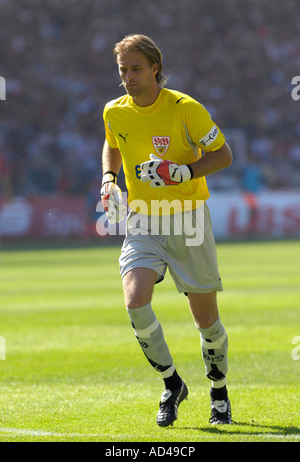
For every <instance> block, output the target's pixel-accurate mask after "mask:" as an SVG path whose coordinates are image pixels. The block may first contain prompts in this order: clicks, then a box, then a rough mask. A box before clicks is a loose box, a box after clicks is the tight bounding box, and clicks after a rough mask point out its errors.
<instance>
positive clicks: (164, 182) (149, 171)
mask: <svg viewBox="0 0 300 462" xmlns="http://www.w3.org/2000/svg"><path fill="white" fill-rule="evenodd" d="M150 159H151V160H150V161H147V162H143V163H142V164H141V165H140V167H141V181H142V182H148V181H151V183H150V186H151V187H152V188H158V187H160V186H168V185H177V184H180V183H183V182H185V181H189V180H191V179H192V177H193V172H192V169H191V167H190V166H189V165H178V164H175V163H174V162H172V161H170V160H162V159H160V158H159V157H156V156H155V155H154V154H150Z"/></svg>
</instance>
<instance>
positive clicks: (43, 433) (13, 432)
mask: <svg viewBox="0 0 300 462" xmlns="http://www.w3.org/2000/svg"><path fill="white" fill-rule="evenodd" d="M0 433H9V434H11V435H23V436H59V437H62V438H63V437H69V438H70V437H71V438H72V437H75V438H76V437H82V438H84V437H90V438H93V437H94V438H96V437H98V438H99V437H100V438H101V437H106V436H107V435H101V434H98V435H96V434H90V433H59V432H52V431H44V430H29V429H27V428H24V429H21V428H1V427H0Z"/></svg>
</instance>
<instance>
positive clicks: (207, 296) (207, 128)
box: [101, 34, 232, 427]
mask: <svg viewBox="0 0 300 462" xmlns="http://www.w3.org/2000/svg"><path fill="white" fill-rule="evenodd" d="M114 58H115V61H116V63H117V65H118V70H119V74H120V77H121V80H122V84H121V85H123V86H124V88H125V90H126V94H125V95H124V96H122V97H120V98H118V99H116V100H113V101H110V102H109V103H107V104H106V106H105V108H104V114H103V118H104V125H105V133H106V140H105V143H104V147H103V155H102V169H103V179H102V188H101V196H102V201H103V205H104V208H105V211H106V213H107V216H108V219H109V221H110V222H111V223H114V222H116V221H117V222H120V221H121V220H122V219H123V218H124V216H125V215H126V212H127V207H126V205H125V204H122V196H121V192H120V189H119V187H118V186H117V176H118V173H119V171H120V169H121V166H123V169H124V174H125V179H126V186H127V190H128V205H129V209H130V212H129V215H128V217H127V233H126V237H125V240H124V243H123V246H122V250H121V256H120V272H121V277H122V281H123V290H124V297H125V304H126V308H127V312H128V315H129V318H130V321H131V324H132V326H133V329H134V332H135V335H136V338H137V340H138V342H139V344H140V346H141V348H142V350H143V352H144V354H145V356H146V358H147V359H148V361H149V363H150V364H151V365H152V366H153V368H154V369H155V370H156V371H158V373H159V374H160V375H161V377H162V379H163V381H164V387H165V389H164V391H163V393H162V396H161V399H160V403H159V410H158V414H157V419H156V421H157V424H158V425H159V426H162V427H166V426H169V425H173V423H174V421H175V420H176V419H177V415H178V406H179V404H180V403H181V402H182V401H183V400H184V399H185V398H187V395H188V389H187V386H186V384H185V382H184V380H183V379H182V377H181V376H180V375H179V373H178V371H177V370H176V367H175V364H174V361H173V358H172V356H171V353H170V351H169V349H168V346H167V344H166V341H165V339H164V334H163V330H162V326H161V324H160V322H159V321H158V319H157V317H156V314H155V313H154V311H153V309H152V295H153V290H154V285H155V284H156V283H158V282H160V281H162V280H163V278H164V275H165V272H166V269H167V268H168V269H169V271H170V274H171V276H172V278H173V280H174V283H175V285H176V288H177V290H178V292H179V293H184V294H185V295H186V296H187V300H188V304H189V307H190V310H191V314H192V316H193V319H194V322H195V325H196V328H197V329H198V330H199V334H200V340H201V350H202V356H203V360H204V365H205V372H206V376H207V378H208V379H209V380H210V383H211V386H210V405H211V410H210V412H211V414H210V422H211V423H212V424H230V423H231V422H232V419H231V409H230V401H229V397H228V392H227V386H226V376H227V349H228V339H227V334H226V331H225V328H224V326H223V324H222V323H221V320H220V316H219V311H218V305H217V292H218V291H222V290H223V288H222V282H221V278H220V275H219V271H218V265H217V257H216V249H215V242H214V237H213V234H212V229H211V222H210V216H209V210H208V207H207V205H206V203H205V201H206V200H207V199H208V197H209V191H208V188H207V184H206V179H205V177H206V176H207V175H210V174H213V173H214V172H217V171H219V170H222V169H224V168H226V167H229V166H230V165H231V163H232V153H231V150H230V148H229V146H228V144H227V143H226V141H225V138H224V135H223V134H222V132H221V130H220V129H219V128H218V126H217V125H216V124H215V123H214V122H213V121H212V119H211V117H210V115H209V113H208V112H207V110H206V109H205V108H204V107H203V106H202V105H201V104H200V103H199V102H197V101H195V100H194V99H192V98H191V97H189V96H188V95H186V94H183V93H180V92H178V91H175V90H169V89H167V88H165V84H166V81H167V79H166V77H165V76H164V74H163V71H162V55H161V52H160V50H159V49H158V48H157V46H156V45H155V43H154V42H153V41H152V39H150V38H149V37H146V36H143V35H138V34H133V35H129V36H126V37H125V38H124V39H123V40H122V41H120V42H119V43H117V44H116V45H115V48H114ZM162 200H164V203H166V201H168V202H167V203H169V204H172V207H165V208H164V207H162V208H161V209H160V210H159V211H158V212H157V210H156V211H153V204H154V203H157V201H162ZM136 204H139V208H137V207H136ZM176 206H177V208H178V210H176ZM199 211H200V212H201V213H199ZM182 212H184V213H183V214H182V216H183V218H185V217H186V216H189V218H190V219H191V220H192V221H191V222H192V223H194V225H195V226H196V228H195V229H199V227H201V226H202V229H203V238H202V240H201V242H200V243H199V244H198V245H188V244H187V242H188V241H187V234H188V231H187V229H186V227H184V228H182V232H181V234H180V233H176V232H175V231H174V228H172V226H170V228H169V229H170V233H163V232H160V233H158V232H153V228H152V224H153V221H152V218H153V217H154V216H155V219H156V225H158V227H159V226H160V227H161V224H162V223H161V222H162V221H163V220H164V219H165V216H166V215H168V218H169V220H170V222H171V225H172V224H173V225H174V223H175V221H176V218H177V217H178V214H180V213H182ZM199 217H202V219H200V221H199ZM145 218H146V219H145ZM150 218H151V219H150ZM157 229H159V228H157V226H156V231H157ZM160 229H161V228H160Z"/></svg>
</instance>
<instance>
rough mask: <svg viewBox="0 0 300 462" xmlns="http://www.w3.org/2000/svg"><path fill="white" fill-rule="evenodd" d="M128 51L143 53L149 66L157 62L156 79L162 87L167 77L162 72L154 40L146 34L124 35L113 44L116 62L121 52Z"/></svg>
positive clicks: (160, 58)
mask: <svg viewBox="0 0 300 462" xmlns="http://www.w3.org/2000/svg"><path fill="white" fill-rule="evenodd" d="M129 51H139V52H140V53H143V55H144V56H145V58H146V59H147V61H148V63H149V64H150V66H152V65H153V64H157V67H158V71H157V74H156V81H157V83H158V85H159V86H160V87H164V86H165V84H166V83H167V80H168V79H167V77H166V76H165V75H164V74H163V67H162V57H163V56H162V53H161V51H160V49H159V48H158V47H157V45H156V44H155V43H154V41H153V40H152V39H151V38H150V37H147V36H146V35H141V34H130V35H126V36H125V37H124V38H123V40H121V41H120V42H118V43H116V44H115V47H114V50H113V55H114V59H115V61H116V63H117V62H118V56H119V55H120V54H121V53H125V52H129Z"/></svg>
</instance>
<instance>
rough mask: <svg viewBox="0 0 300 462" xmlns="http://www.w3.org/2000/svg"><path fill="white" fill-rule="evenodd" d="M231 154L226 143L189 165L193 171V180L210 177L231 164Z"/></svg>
mask: <svg viewBox="0 0 300 462" xmlns="http://www.w3.org/2000/svg"><path fill="white" fill-rule="evenodd" d="M232 159H233V157H232V152H231V149H230V147H229V146H228V144H227V143H225V144H223V146H222V147H221V148H220V149H218V150H217V151H209V152H207V153H206V154H205V155H204V156H203V157H201V158H200V159H198V160H197V161H196V162H193V163H192V164H189V167H190V168H191V169H192V170H193V178H199V177H201V176H207V175H211V174H212V173H215V172H218V171H219V170H223V169H224V168H227V167H229V166H230V165H231V164H232Z"/></svg>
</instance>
